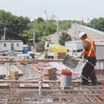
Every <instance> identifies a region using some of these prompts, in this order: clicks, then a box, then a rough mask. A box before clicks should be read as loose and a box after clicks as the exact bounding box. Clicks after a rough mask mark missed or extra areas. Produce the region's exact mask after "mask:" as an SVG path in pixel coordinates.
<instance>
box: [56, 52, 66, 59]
mask: <svg viewBox="0 0 104 104" xmlns="http://www.w3.org/2000/svg"><path fill="white" fill-rule="evenodd" d="M65 56H66V53H65V52H55V53H54V59H64V57H65Z"/></svg>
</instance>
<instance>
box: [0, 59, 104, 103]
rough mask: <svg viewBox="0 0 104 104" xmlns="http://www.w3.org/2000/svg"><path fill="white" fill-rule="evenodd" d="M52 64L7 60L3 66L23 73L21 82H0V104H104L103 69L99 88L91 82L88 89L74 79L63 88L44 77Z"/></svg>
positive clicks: (19, 80) (56, 82)
mask: <svg viewBox="0 0 104 104" xmlns="http://www.w3.org/2000/svg"><path fill="white" fill-rule="evenodd" d="M52 61H53V60H43V61H42V60H41V61H40V60H30V61H29V60H27V61H26V60H21V61H11V62H10V61H9V62H8V61H5V60H4V64H3V63H1V65H0V66H5V68H7V69H8V70H9V71H11V70H12V69H15V70H18V69H19V70H20V71H19V78H18V80H10V79H9V76H8V78H4V79H2V80H0V104H104V85H103V82H104V70H97V71H96V75H97V79H98V83H97V85H96V86H92V85H91V83H90V85H89V86H82V85H81V79H75V80H72V85H70V86H66V87H65V88H64V89H63V88H61V87H60V80H59V79H57V80H45V79H44V78H43V68H44V67H47V66H48V62H52ZM54 61H55V60H54ZM55 62H60V61H59V60H57V61H55ZM34 64H35V67H34ZM43 65H45V66H43ZM6 73H7V74H8V71H7V72H6ZM58 74H59V73H58ZM60 77H61V76H60Z"/></svg>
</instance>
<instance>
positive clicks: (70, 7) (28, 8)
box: [0, 0, 104, 21]
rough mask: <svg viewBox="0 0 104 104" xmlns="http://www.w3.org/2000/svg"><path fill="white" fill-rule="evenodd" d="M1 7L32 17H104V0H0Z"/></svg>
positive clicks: (84, 18) (16, 13)
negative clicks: (45, 15)
mask: <svg viewBox="0 0 104 104" xmlns="http://www.w3.org/2000/svg"><path fill="white" fill-rule="evenodd" d="M0 9H3V10H5V11H8V12H11V13H12V14H13V15H17V16H24V17H26V16H27V17H29V18H31V19H33V18H37V17H42V16H44V11H45V10H46V12H47V15H48V16H49V17H50V16H52V15H55V16H57V17H58V18H59V19H80V20H82V19H83V20H84V21H87V20H88V19H89V20H91V19H92V18H95V17H97V18H98V17H104V0H0Z"/></svg>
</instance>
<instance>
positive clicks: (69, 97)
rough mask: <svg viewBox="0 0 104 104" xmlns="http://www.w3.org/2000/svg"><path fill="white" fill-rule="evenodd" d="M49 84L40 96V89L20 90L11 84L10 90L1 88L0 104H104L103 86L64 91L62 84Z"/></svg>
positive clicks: (74, 88)
mask: <svg viewBox="0 0 104 104" xmlns="http://www.w3.org/2000/svg"><path fill="white" fill-rule="evenodd" d="M48 84H49V87H48V88H47V87H46V88H45V87H43V88H42V90H41V94H42V95H41V96H40V95H39V90H38V88H35V87H34V88H20V87H19V83H11V84H10V87H8V88H0V104H53V103H54V104H55V103H56V104H104V88H103V87H102V86H78V87H74V86H71V87H66V88H65V89H64V90H63V89H61V88H60V83H57V82H56V83H55V82H54V83H49V82H48Z"/></svg>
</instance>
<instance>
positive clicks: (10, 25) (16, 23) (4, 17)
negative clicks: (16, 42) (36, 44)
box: [0, 10, 30, 40]
mask: <svg viewBox="0 0 104 104" xmlns="http://www.w3.org/2000/svg"><path fill="white" fill-rule="evenodd" d="M29 22H30V20H29V19H28V18H27V17H22V16H20V17H17V16H14V15H12V14H11V13H10V12H5V11H4V10H0V33H1V36H2V35H3V32H4V27H6V28H7V31H6V39H21V36H22V33H23V31H24V30H26V29H27V24H28V23H29ZM23 40H24V39H23Z"/></svg>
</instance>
